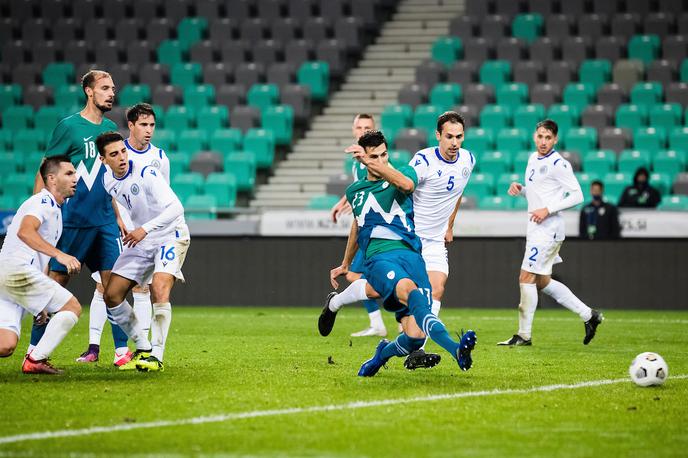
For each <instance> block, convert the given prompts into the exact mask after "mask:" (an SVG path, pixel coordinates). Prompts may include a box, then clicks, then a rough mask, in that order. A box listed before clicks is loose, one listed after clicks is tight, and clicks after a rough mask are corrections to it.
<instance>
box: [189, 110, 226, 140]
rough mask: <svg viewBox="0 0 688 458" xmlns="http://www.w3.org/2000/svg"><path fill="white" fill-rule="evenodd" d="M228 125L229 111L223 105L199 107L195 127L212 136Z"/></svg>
mask: <svg viewBox="0 0 688 458" xmlns="http://www.w3.org/2000/svg"><path fill="white" fill-rule="evenodd" d="M228 125H229V109H228V108H227V107H226V106H225V105H212V106H207V107H201V108H200V109H199V110H198V112H197V113H196V126H197V127H198V128H199V129H201V130H205V131H206V132H208V133H209V134H212V133H213V132H215V131H216V130H218V129H224V128H225V127H227V126H228Z"/></svg>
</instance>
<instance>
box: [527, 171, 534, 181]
mask: <svg viewBox="0 0 688 458" xmlns="http://www.w3.org/2000/svg"><path fill="white" fill-rule="evenodd" d="M533 175H535V169H530V176H529V177H528V181H533Z"/></svg>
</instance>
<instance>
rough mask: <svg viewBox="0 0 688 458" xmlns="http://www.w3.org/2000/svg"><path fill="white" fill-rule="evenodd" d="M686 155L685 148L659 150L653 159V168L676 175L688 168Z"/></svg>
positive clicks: (656, 170)
mask: <svg viewBox="0 0 688 458" xmlns="http://www.w3.org/2000/svg"><path fill="white" fill-rule="evenodd" d="M686 155H688V153H687V152H686V151H685V150H683V151H676V150H669V151H658V152H657V154H655V156H654V159H653V160H652V170H654V171H655V172H659V173H666V174H668V175H671V176H675V175H676V174H677V173H681V172H684V171H685V170H686Z"/></svg>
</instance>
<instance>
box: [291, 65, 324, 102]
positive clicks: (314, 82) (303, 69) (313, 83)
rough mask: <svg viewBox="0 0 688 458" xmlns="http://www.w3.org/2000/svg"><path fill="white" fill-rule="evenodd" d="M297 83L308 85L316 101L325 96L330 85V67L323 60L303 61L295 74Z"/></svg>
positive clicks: (321, 99)
mask: <svg viewBox="0 0 688 458" xmlns="http://www.w3.org/2000/svg"><path fill="white" fill-rule="evenodd" d="M296 79H297V81H298V83H299V84H301V85H304V86H308V87H309V88H310V90H311V97H312V98H313V100H316V101H323V100H325V99H326V98H327V94H328V92H329V87H330V67H329V65H328V64H327V62H324V61H309V62H304V63H303V64H301V66H300V67H299V70H298V72H297V74H296Z"/></svg>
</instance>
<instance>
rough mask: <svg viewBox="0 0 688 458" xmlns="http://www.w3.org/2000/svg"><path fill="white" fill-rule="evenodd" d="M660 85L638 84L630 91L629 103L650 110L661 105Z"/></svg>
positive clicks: (651, 83)
mask: <svg viewBox="0 0 688 458" xmlns="http://www.w3.org/2000/svg"><path fill="white" fill-rule="evenodd" d="M662 96H663V90H662V85H661V84H659V83H656V82H649V83H638V84H636V85H635V86H633V89H631V103H633V104H635V105H643V106H646V107H647V108H650V107H651V106H652V105H656V104H659V103H662Z"/></svg>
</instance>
